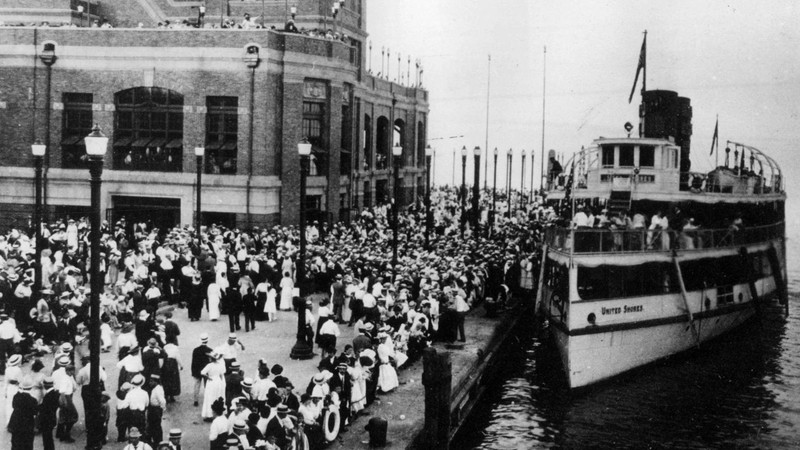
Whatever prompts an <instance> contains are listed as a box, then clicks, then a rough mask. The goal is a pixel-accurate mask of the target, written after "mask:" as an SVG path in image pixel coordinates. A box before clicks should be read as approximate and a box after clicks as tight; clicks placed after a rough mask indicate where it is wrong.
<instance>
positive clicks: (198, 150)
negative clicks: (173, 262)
mask: <svg viewBox="0 0 800 450" xmlns="http://www.w3.org/2000/svg"><path fill="white" fill-rule="evenodd" d="M205 154H206V149H205V147H195V148H194V156H195V158H196V160H197V212H195V218H194V220H195V224H196V225H195V230H196V231H195V233H197V247H198V248H199V247H200V228H201V227H202V226H203V219H202V216H203V212H202V210H203V208H202V204H203V203H202V194H201V193H202V191H203V156H204V155H205Z"/></svg>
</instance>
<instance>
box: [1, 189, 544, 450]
mask: <svg viewBox="0 0 800 450" xmlns="http://www.w3.org/2000/svg"><path fill="white" fill-rule="evenodd" d="M432 197H433V202H434V208H433V216H434V223H435V227H434V228H435V230H434V232H432V233H431V236H430V245H428V246H426V245H425V213H424V208H423V207H422V205H421V203H415V204H413V205H411V206H410V207H409V208H407V210H406V211H404V212H403V213H402V214H400V217H399V220H398V222H399V226H398V229H399V231H398V233H399V238H398V242H399V245H398V259H397V263H396V265H393V262H394V261H393V254H392V248H391V245H390V242H391V236H392V233H391V228H390V225H389V223H390V220H389V217H388V216H389V212H390V210H389V208H388V206H382V207H376V208H372V209H365V210H363V211H362V212H361V214H360V215H359V216H358V217H357V218H355V219H354V220H352V221H351V222H350V223H343V222H342V223H335V224H332V225H331V226H330V227H328V226H327V225H325V224H323V225H322V226H309V227H308V228H307V229H306V230H305V233H306V237H307V241H308V246H307V251H306V255H305V258H304V259H303V261H300V260H299V258H298V256H299V255H298V250H299V249H298V243H299V236H300V234H299V233H300V230H299V229H297V228H295V227H280V226H275V227H271V228H254V229H252V230H237V229H232V230H231V229H225V228H224V227H220V226H216V225H209V226H207V227H203V229H202V230H201V232H200V233H199V236H198V233H196V232H195V230H193V229H192V228H190V227H176V228H173V229H170V230H159V229H152V228H149V227H148V226H147V225H146V224H142V223H138V224H129V223H127V222H126V220H125V219H124V218H123V219H120V220H119V221H118V222H116V223H114V224H113V226H112V225H111V224H109V223H107V222H103V224H102V226H101V229H100V230H99V232H100V234H101V242H102V244H101V255H100V257H101V261H102V262H101V274H102V276H103V278H104V279H103V281H104V290H103V292H101V293H100V304H101V321H102V324H101V329H100V331H101V341H102V349H103V351H106V352H111V351H116V356H117V359H118V362H117V363H116V365H117V368H118V369H119V377H118V379H117V380H107V379H106V378H107V377H106V374H105V372H104V370H102V369H103V368H101V380H102V382H103V384H104V386H105V391H106V392H105V393H104V394H103V405H104V406H103V409H104V411H103V417H105V420H106V427H107V426H108V421H109V419H110V417H111V415H110V414H109V410H110V409H111V408H113V409H114V410H115V411H116V420H115V423H114V424H113V426H115V427H116V430H117V431H116V436H109V437H108V439H114V438H115V439H116V440H117V441H126V440H128V441H130V442H131V443H134V447H131V448H135V449H140V448H147V447H144V445H148V446H152V448H157V449H161V448H164V449H173V448H178V447H176V445H179V444H176V442H178V443H179V442H180V433H181V432H180V430H172V431H170V434H169V438H170V439H171V441H170V440H163V439H164V431H163V429H162V422H163V420H162V419H163V414H164V411H165V409H166V408H167V405H168V404H169V403H172V402H174V401H175V398H176V397H178V396H180V395H181V394H182V393H181V369H182V367H181V362H180V361H181V358H180V352H181V348H180V346H179V336H180V327H179V325H178V321H179V320H180V319H179V318H177V317H174V316H173V315H174V314H184V312H182V311H184V310H183V309H182V308H184V307H185V314H186V318H187V320H189V321H200V320H207V321H209V322H212V323H213V322H220V321H221V320H220V319H221V317H222V315H227V320H226V321H222V322H223V324H221V325H214V326H220V327H224V326H225V325H224V323H225V322H227V326H228V331H229V332H230V334H229V335H228V339H227V340H226V341H225V342H223V343H219V345H215V346H210V345H209V342H208V339H209V337H208V335H203V336H200V342H197V344H199V345H198V346H197V347H196V348H194V349H193V351H192V358H191V368H190V371H191V376H192V377H193V379H194V381H195V384H194V392H193V393H192V394H193V400H194V404H195V406H197V407H199V408H200V415H201V416H202V418H203V419H204V420H206V421H207V422H209V423H210V425H209V427H210V428H209V441H210V445H211V448H212V449H226V450H227V449H228V448H242V449H247V448H265V449H276V448H281V449H283V448H285V447H286V446H287V445H288V443H289V441H290V440H291V439H292V438H293V436H295V435H296V434H297V431H298V429H300V428H303V430H304V434H305V436H306V437H307V438H309V440H310V441H312V442H314V443H324V442H325V441H326V434H325V431H326V430H325V429H323V428H322V427H321V426H320V422H321V420H320V419H321V418H322V417H324V415H325V414H326V413H328V411H334V410H335V411H337V412H338V416H339V418H340V422H339V423H340V429H339V431H341V432H344V431H346V430H347V427H348V426H349V425H350V424H351V423H352V421H353V420H355V418H356V417H358V415H359V414H361V413H362V412H363V411H364V408H366V407H368V406H369V405H370V404H371V403H372V402H373V401H374V399H375V396H376V395H377V394H378V393H388V392H391V391H393V390H394V389H396V388H397V387H398V376H397V371H398V370H402V369H403V368H404V367H405V366H407V365H409V364H412V363H413V362H414V361H415V360H417V359H418V358H419V357H420V355H421V353H422V351H423V350H424V348H425V347H426V346H428V345H430V344H431V343H432V342H434V341H445V342H453V341H456V340H460V341H464V340H465V339H466V338H467V336H465V333H464V320H465V316H466V314H467V312H468V311H470V310H471V309H473V308H475V307H476V306H477V305H479V304H481V303H484V304H485V305H486V310H487V312H492V311H496V310H497V309H498V308H499V307H501V306H502V305H503V303H504V302H506V301H507V300H508V299H510V298H511V297H512V295H517V296H521V298H525V294H526V293H530V291H531V290H532V289H533V287H534V285H535V284H534V274H538V271H537V270H536V269H535V265H536V264H537V262H538V261H539V258H538V257H537V255H536V252H537V251H538V241H539V239H540V237H539V236H540V228H539V226H538V225H537V224H536V223H533V222H530V218H531V217H533V215H531V216H529V215H527V213H526V211H524V210H520V211H518V213H517V214H515V215H512V217H511V218H508V219H504V218H501V217H500V216H498V217H497V219H496V226H495V227H494V229H493V231H492V233H488V232H486V230H484V231H481V232H478V230H471V229H470V227H468V226H467V227H464V228H466V231H462V226H461V220H462V218H465V215H464V214H462V211H461V209H460V205H461V202H460V201H459V199H458V192H457V191H456V190H455V189H438V190H435V191H434V193H433V195H432ZM487 197H488V196H484V199H486V198H487ZM535 211H536V210H535V209H532V210H531V212H532V213H533V212H535ZM41 230H42V232H41V236H40V238H39V239H38V245H40V246H41V249H40V250H41V259H40V261H38V263H39V264H40V266H41V271H42V282H41V289H40V290H39V291H38V292H34V289H33V284H34V276H35V275H34V274H35V265H36V264H37V261H35V260H34V259H35V258H34V254H35V252H34V247H35V245H36V243H35V242H34V241H36V239H34V238H31V237H30V236H28V234H27V233H25V232H23V231H20V230H9V231H8V232H7V233H6V234H4V235H0V268H2V271H0V294H1V295H2V297H0V308H1V309H2V313H0V370H3V371H4V373H5V376H4V380H5V383H4V389H5V394H6V395H5V397H6V401H5V409H6V412H7V414H6V417H7V418H8V419H9V423H8V426H9V430H10V431H11V433H12V436H13V442H15V443H17V444H14V447H13V448H14V449H16V448H29V447H27V446H26V445H27V443H29V442H32V441H33V439H34V436H35V433H36V431H37V430H38V431H39V432H40V433H41V435H42V440H43V441H44V442H45V448H46V449H47V448H53V436H52V432H53V429H55V430H56V434H55V437H56V438H58V439H59V440H61V441H62V442H72V441H73V438H72V436H71V428H72V426H73V425H74V424H75V423H76V422H77V420H78V415H79V412H78V410H77V408H76V407H75V405H74V403H73V401H72V397H73V395H74V394H76V393H77V392H79V391H80V392H81V395H82V396H83V395H85V394H84V392H85V391H87V389H85V387H86V386H87V385H88V383H89V364H88V355H89V352H88V338H87V336H88V332H87V329H88V325H89V322H88V313H89V305H88V300H89V294H90V292H89V289H88V286H89V282H88V281H89V269H90V267H89V262H88V261H89V250H88V249H89V242H88V239H89V236H90V232H91V230H90V226H89V224H88V221H87V220H86V219H85V218H79V219H73V218H65V219H64V220H58V221H56V222H54V223H52V224H49V225H43V226H42V229H41ZM300 263H304V264H305V269H306V270H305V274H306V276H305V278H304V279H298V278H297V275H298V271H297V265H298V264H300ZM300 287H302V292H303V293H304V295H303V296H302V297H301V296H300V295H299V288H300ZM309 294H312V295H309ZM166 305H172V306H174V308H170V307H165V306H166ZM299 308H306V309H307V313H306V314H305V317H306V327H305V328H306V329H305V337H306V339H307V343H308V344H309V345H310V346H315V348H317V349H318V351H319V354H320V359H319V362H318V364H317V368H318V373H316V375H314V376H313V377H312V379H311V380H310V381H308V384H307V385H306V384H305V383H298V384H297V385H295V384H294V383H293V382H292V381H290V379H289V378H288V377H287V376H286V375H285V374H284V373H283V367H282V366H281V364H280V361H278V362H277V363H275V364H271V365H270V364H268V362H267V361H265V360H264V359H261V360H260V361H258V362H257V366H256V367H255V370H253V371H252V372H249V373H253V374H254V375H253V376H244V373H245V371H244V370H243V367H242V366H251V365H254V364H255V362H254V361H246V360H242V359H240V357H239V355H240V353H241V352H242V351H244V346H243V344H242V342H241V341H240V340H239V339H238V337H237V332H239V333H241V328H242V327H241V317H242V316H244V322H245V324H244V328H245V330H244V332H249V331H250V330H254V329H255V327H256V325H257V324H259V323H260V322H261V321H264V322H267V323H268V322H269V321H274V320H276V314H277V313H278V311H282V310H283V311H297V310H298V309H299ZM315 309H316V314H313V311H314V310H315ZM293 315H294V314H293ZM259 326H260V325H259ZM351 336H352V338H351ZM287 350H288V349H287ZM287 354H288V351H287ZM50 355H52V358H53V359H52V361H53V367H52V370H50V368H46V367H45V366H44V364H43V361H47V360H49V358H50ZM251 367H252V366H251ZM296 381H297V380H296ZM201 392H202V395H201ZM184 395H185V394H184ZM48 399H49V400H48ZM32 418H36V420H30V419H32ZM112 434H113V433H112ZM173 435H174V436H173ZM17 445H19V446H17Z"/></svg>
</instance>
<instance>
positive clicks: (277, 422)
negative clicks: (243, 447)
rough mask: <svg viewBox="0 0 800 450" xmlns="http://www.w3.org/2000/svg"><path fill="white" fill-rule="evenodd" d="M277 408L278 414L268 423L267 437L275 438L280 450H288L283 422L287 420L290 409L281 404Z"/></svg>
mask: <svg viewBox="0 0 800 450" xmlns="http://www.w3.org/2000/svg"><path fill="white" fill-rule="evenodd" d="M277 408H278V414H277V415H276V416H275V417H273V418H272V419H270V420H269V422H267V432H266V437H267V438H269V437H270V436H274V437H275V444H276V445H277V446H278V448H286V443H287V439H286V430H285V429H284V428H283V424H282V422H283V421H284V420H285V419H286V416H287V414H289V407H288V406H286V405H284V404H280V405H278V406H277Z"/></svg>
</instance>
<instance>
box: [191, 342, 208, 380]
mask: <svg viewBox="0 0 800 450" xmlns="http://www.w3.org/2000/svg"><path fill="white" fill-rule="evenodd" d="M209 352H211V347H209V346H207V345H205V344H203V345H200V346H198V347H197V348H195V349H194V350H193V351H192V376H193V377H195V378H202V375H200V372H202V371H203V368H204V367H205V366H206V364H208V353H209Z"/></svg>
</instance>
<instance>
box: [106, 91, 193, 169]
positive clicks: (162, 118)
mask: <svg viewBox="0 0 800 450" xmlns="http://www.w3.org/2000/svg"><path fill="white" fill-rule="evenodd" d="M114 102H115V112H114V144H113V146H114V150H113V162H114V169H117V170H134V171H137V170H141V171H152V172H180V171H182V170H183V96H182V95H181V94H180V93H179V92H175V91H170V90H168V89H162V88H156V87H136V88H131V89H126V90H124V91H120V92H117V93H116V94H114Z"/></svg>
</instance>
